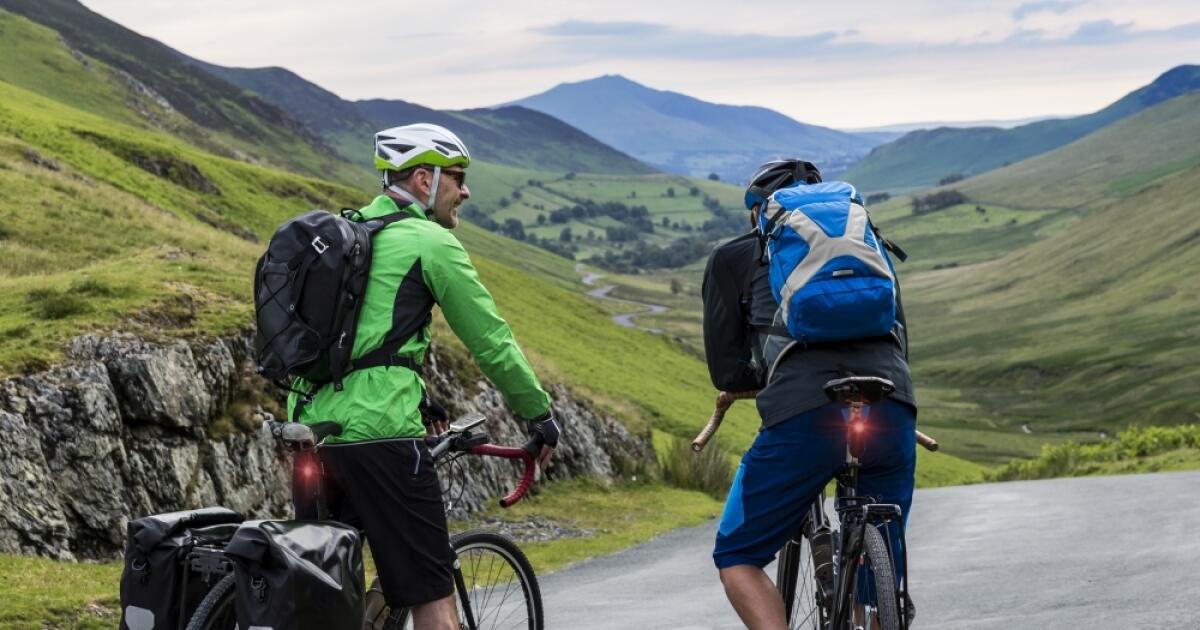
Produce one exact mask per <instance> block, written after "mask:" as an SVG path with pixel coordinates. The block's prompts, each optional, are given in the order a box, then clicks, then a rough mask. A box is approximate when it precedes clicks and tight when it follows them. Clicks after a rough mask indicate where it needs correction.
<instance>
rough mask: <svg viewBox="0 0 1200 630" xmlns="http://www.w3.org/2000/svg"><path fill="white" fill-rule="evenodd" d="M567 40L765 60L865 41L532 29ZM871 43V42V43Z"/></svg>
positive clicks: (591, 49)
mask: <svg viewBox="0 0 1200 630" xmlns="http://www.w3.org/2000/svg"><path fill="white" fill-rule="evenodd" d="M530 31H531V32H533V33H536V34H539V35H544V36H548V37H550V38H552V39H556V40H559V43H565V42H564V40H567V39H570V40H571V41H570V43H569V46H568V47H569V48H570V49H571V51H572V52H574V53H577V54H587V55H591V54H602V55H604V56H607V57H625V58H647V57H653V58H657V59H689V60H712V59H760V58H761V59H766V58H780V56H781V55H792V56H796V57H803V56H805V55H811V54H813V53H815V52H818V51H821V50H828V49H832V48H836V49H839V50H841V49H848V48H851V47H861V46H863V45H864V44H852V43H844V44H843V43H838V42H836V40H837V39H838V37H840V36H846V35H851V34H853V33H852V32H844V33H841V34H839V33H835V32H833V31H825V32H820V33H811V34H806V35H794V36H779V35H762V34H750V33H717V32H711V31H700V30H691V29H680V28H676V27H673V26H668V25H666V24H655V23H650V22H587V21H580V20H569V21H566V22H559V23H556V24H550V25H547V26H539V27H536V28H533V29H530ZM867 45H868V46H869V44H867Z"/></svg>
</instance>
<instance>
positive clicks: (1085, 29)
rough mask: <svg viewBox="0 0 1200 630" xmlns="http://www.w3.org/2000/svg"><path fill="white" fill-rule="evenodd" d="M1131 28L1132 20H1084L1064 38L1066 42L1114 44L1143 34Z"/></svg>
mask: <svg viewBox="0 0 1200 630" xmlns="http://www.w3.org/2000/svg"><path fill="white" fill-rule="evenodd" d="M1144 34H1145V33H1138V32H1135V31H1134V30H1133V23H1132V22H1125V23H1124V24H1117V23H1116V22H1113V21H1112V20H1096V21H1094V22H1084V23H1083V24H1080V25H1079V28H1077V29H1075V32H1074V33H1071V35H1070V36H1068V37H1067V38H1066V42H1067V43H1068V44H1116V43H1119V42H1124V41H1129V40H1130V39H1133V38H1134V37H1138V36H1140V35H1144Z"/></svg>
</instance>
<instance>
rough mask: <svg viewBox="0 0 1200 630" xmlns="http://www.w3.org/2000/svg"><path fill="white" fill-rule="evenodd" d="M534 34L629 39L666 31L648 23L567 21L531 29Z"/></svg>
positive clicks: (664, 27)
mask: <svg viewBox="0 0 1200 630" xmlns="http://www.w3.org/2000/svg"><path fill="white" fill-rule="evenodd" d="M531 30H532V31H533V32H534V33H540V34H542V35H550V36H554V37H631V36H642V35H656V34H659V33H661V32H663V31H666V30H667V27H666V26H665V25H663V24H651V23H649V22H586V21H582V20H567V21H565V22H559V23H557V24H550V25H548V26H540V27H537V28H534V29H531Z"/></svg>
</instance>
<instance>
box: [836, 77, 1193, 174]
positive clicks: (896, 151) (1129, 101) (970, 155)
mask: <svg viewBox="0 0 1200 630" xmlns="http://www.w3.org/2000/svg"><path fill="white" fill-rule="evenodd" d="M1197 89H1200V66H1194V65H1185V66H1178V67H1176V68H1172V69H1171V70H1169V71H1167V72H1165V73H1163V74H1162V75H1161V76H1159V77H1158V78H1157V79H1155V80H1154V81H1153V82H1152V83H1150V84H1149V85H1146V86H1145V87H1142V88H1140V89H1137V90H1135V91H1133V92H1131V93H1129V94H1127V95H1126V96H1124V97H1123V98H1121V99H1120V100H1118V101H1116V102H1115V103H1113V104H1111V105H1109V106H1108V107H1105V108H1104V109H1101V110H1100V111H1097V112H1094V113H1092V114H1087V115H1085V116H1076V117H1073V118H1062V119H1057V120H1044V121H1041V122H1035V123H1030V124H1027V125H1021V126H1018V127H1014V128H1012V129H1000V128H997V127H972V128H968V129H950V128H940V129H931V130H926V131H914V132H912V133H909V134H907V135H905V136H903V137H902V138H900V139H898V140H896V141H894V142H891V143H888V144H885V145H882V146H879V147H877V148H875V149H874V150H873V151H871V153H870V155H868V156H867V157H866V158H864V159H863V160H862V161H861V162H859V163H858V164H857V165H855V166H854V167H853V168H851V169H850V170H849V171H848V172H847V173H845V178H846V179H847V180H849V181H852V182H854V183H855V184H857V185H858V187H859V188H861V189H863V190H887V189H902V188H917V187H921V186H929V185H932V184H936V183H937V182H938V181H940V180H941V179H942V178H945V177H947V176H950V175H964V176H971V175H978V174H980V173H984V172H987V171H990V170H992V169H995V168H999V167H1001V166H1004V165H1005V164H1009V163H1012V162H1018V161H1020V160H1023V159H1025V158H1027V157H1031V156H1034V155H1038V154H1040V153H1045V152H1046V151H1049V150H1051V149H1055V148H1058V147H1061V146H1063V145H1066V144H1068V143H1070V142H1074V141H1075V140H1078V139H1079V138H1082V137H1083V136H1086V135H1087V134H1089V133H1092V132H1093V131H1096V130H1097V129H1100V128H1102V127H1104V126H1106V125H1109V124H1111V123H1113V122H1115V121H1118V120H1121V119H1122V118H1126V117H1128V116H1131V115H1133V114H1136V113H1138V112H1141V111H1143V110H1145V109H1148V108H1150V107H1153V106H1154V105H1157V104H1159V103H1162V102H1164V101H1167V100H1170V99H1172V98H1175V97H1177V96H1180V95H1183V94H1186V93H1188V92H1192V91H1194V90H1197Z"/></svg>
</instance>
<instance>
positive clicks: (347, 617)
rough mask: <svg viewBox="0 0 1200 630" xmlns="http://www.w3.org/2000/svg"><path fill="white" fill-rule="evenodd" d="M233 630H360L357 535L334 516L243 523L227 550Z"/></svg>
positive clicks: (360, 570) (361, 602)
mask: <svg viewBox="0 0 1200 630" xmlns="http://www.w3.org/2000/svg"><path fill="white" fill-rule="evenodd" d="M225 556H226V557H228V558H229V559H230V560H232V561H233V572H234V575H235V576H236V581H237V585H236V587H235V594H234V602H235V604H236V607H237V618H238V627H239V628H252V627H256V628H272V629H274V630H284V629H287V630H342V629H344V630H361V628H362V623H363V607H364V593H363V591H364V587H363V561H362V537H361V535H360V534H359V532H358V530H357V529H355V528H353V527H350V526H348V525H343V524H341V523H336V522H333V521H247V522H245V523H243V524H242V526H241V527H239V528H238V531H237V533H236V534H234V536H233V539H232V540H230V541H229V544H228V545H226V547H225Z"/></svg>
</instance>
